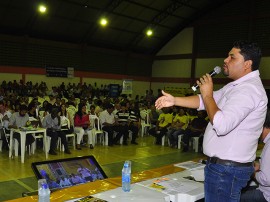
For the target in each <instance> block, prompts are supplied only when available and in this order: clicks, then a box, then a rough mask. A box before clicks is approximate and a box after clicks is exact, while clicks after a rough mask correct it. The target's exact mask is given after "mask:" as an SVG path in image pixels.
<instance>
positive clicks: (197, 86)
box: [191, 70, 217, 92]
mask: <svg viewBox="0 0 270 202" xmlns="http://www.w3.org/2000/svg"><path fill="white" fill-rule="evenodd" d="M208 74H209V75H210V76H211V77H213V76H215V75H216V74H217V73H216V72H215V70H213V71H211V72H209V73H208ZM198 88H199V85H198V84H194V85H193V86H192V87H191V89H192V90H193V91H194V92H195V91H196V90H197V89H198Z"/></svg>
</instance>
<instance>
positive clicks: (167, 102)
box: [155, 90, 175, 109]
mask: <svg viewBox="0 0 270 202" xmlns="http://www.w3.org/2000/svg"><path fill="white" fill-rule="evenodd" d="M162 94H163V96H162V97H160V98H158V99H157V100H156V103H155V106H156V108H157V109H161V108H164V107H171V106H173V105H174V104H175V100H174V97H173V96H172V95H170V94H169V93H165V92H164V91H163V90H162Z"/></svg>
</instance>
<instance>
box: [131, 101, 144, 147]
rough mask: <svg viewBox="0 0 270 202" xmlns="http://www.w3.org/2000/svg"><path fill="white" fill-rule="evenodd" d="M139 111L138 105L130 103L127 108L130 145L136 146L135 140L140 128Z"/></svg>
mask: <svg viewBox="0 0 270 202" xmlns="http://www.w3.org/2000/svg"><path fill="white" fill-rule="evenodd" d="M140 125H141V124H140V110H139V107H138V104H136V103H132V104H131V105H130V108H129V125H128V130H130V131H131V132H132V138H131V142H130V143H131V144H135V145H138V143H137V142H136V138H137V137H138V132H139V127H140Z"/></svg>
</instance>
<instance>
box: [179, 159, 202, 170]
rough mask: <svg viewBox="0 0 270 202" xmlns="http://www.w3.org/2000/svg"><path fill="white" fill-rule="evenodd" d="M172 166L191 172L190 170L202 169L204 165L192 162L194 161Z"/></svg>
mask: <svg viewBox="0 0 270 202" xmlns="http://www.w3.org/2000/svg"><path fill="white" fill-rule="evenodd" d="M174 166H176V167H180V168H185V169H188V170H192V169H198V168H204V166H205V165H204V164H202V163H197V162H194V161H186V162H182V163H177V164H174Z"/></svg>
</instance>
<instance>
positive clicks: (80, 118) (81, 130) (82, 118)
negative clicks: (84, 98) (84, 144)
mask: <svg viewBox="0 0 270 202" xmlns="http://www.w3.org/2000/svg"><path fill="white" fill-rule="evenodd" d="M90 127H91V126H90V119H89V114H87V113H86V105H85V104H83V103H80V104H79V106H78V112H77V113H76V114H75V117H74V132H75V133H76V134H77V145H76V148H77V149H78V150H81V146H80V143H81V140H82V138H83V135H84V134H85V133H86V134H87V135H88V143H89V144H90V149H94V146H93V135H92V132H91V128H90Z"/></svg>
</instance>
